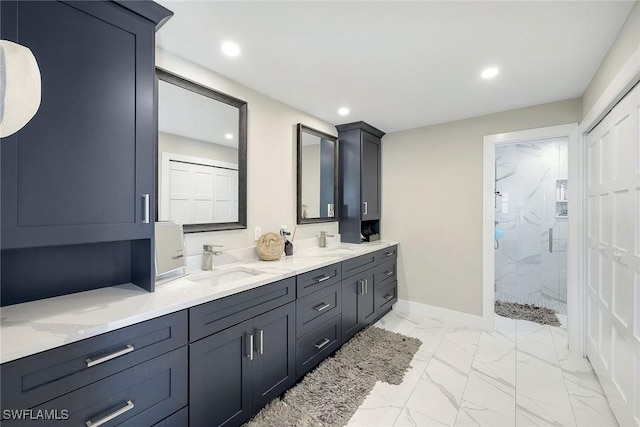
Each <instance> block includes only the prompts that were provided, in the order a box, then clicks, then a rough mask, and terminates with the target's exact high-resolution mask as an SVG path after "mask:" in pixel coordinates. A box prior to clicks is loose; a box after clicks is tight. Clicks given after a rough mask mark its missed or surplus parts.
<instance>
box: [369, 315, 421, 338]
mask: <svg viewBox="0 0 640 427" xmlns="http://www.w3.org/2000/svg"><path fill="white" fill-rule="evenodd" d="M422 319H423V318H422V317H420V316H416V315H412V314H409V313H404V312H402V311H398V310H391V311H390V312H389V313H387V315H386V316H384V317H383V318H382V319H380V320H378V321H377V322H376V323H375V325H374V326H376V327H378V328H382V329H386V330H388V331H392V332H398V333H400V334H404V335H408V334H410V333H411V331H412V330H413V329H414V328H415V327H416V326H418V324H420V322H421V321H422Z"/></svg>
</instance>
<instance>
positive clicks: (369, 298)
mask: <svg viewBox="0 0 640 427" xmlns="http://www.w3.org/2000/svg"><path fill="white" fill-rule="evenodd" d="M362 280H364V293H361V294H360V295H358V323H360V325H361V327H364V326H366V325H368V324H369V323H371V321H372V320H373V319H375V317H376V305H375V294H376V292H375V283H374V274H373V271H372V270H369V271H366V272H364V273H363V275H362Z"/></svg>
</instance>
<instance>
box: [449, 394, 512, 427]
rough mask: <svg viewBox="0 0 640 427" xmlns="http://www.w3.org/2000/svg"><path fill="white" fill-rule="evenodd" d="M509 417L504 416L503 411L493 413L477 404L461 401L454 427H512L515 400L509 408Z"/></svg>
mask: <svg viewBox="0 0 640 427" xmlns="http://www.w3.org/2000/svg"><path fill="white" fill-rule="evenodd" d="M510 409H511V415H506V414H504V413H503V412H504V411H495V410H493V409H492V408H491V407H486V406H482V405H480V404H477V403H471V402H468V401H466V400H463V401H462V404H461V405H460V411H459V412H458V418H456V423H455V426H456V427H470V426H479V427H485V426H496V427H504V426H513V425H515V423H516V420H515V399H513V405H511V406H510Z"/></svg>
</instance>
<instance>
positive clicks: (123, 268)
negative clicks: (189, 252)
mask: <svg viewBox="0 0 640 427" xmlns="http://www.w3.org/2000/svg"><path fill="white" fill-rule="evenodd" d="M0 12H1V15H2V18H1V19H2V21H1V28H2V30H1V31H2V32H1V36H2V38H3V39H7V40H11V41H14V42H16V43H20V44H23V45H25V46H27V47H29V48H30V49H31V50H32V52H33V53H34V55H35V57H36V60H37V61H38V65H39V67H40V72H41V76H42V103H41V105H40V109H39V110H38V112H37V114H36V115H35V117H34V118H33V119H32V120H31V121H30V122H29V123H28V124H27V125H26V126H25V127H24V128H23V129H21V130H20V131H18V132H17V133H15V134H14V135H11V136H9V137H7V138H3V139H2V143H1V150H2V154H1V162H2V167H1V176H2V184H1V186H2V187H1V190H2V192H1V194H2V238H1V244H2V265H3V267H5V268H3V269H2V301H1V302H2V305H8V304H14V303H19V302H23V301H29V300H35V299H40V298H46V297H50V296H54V295H60V294H64V293H70V292H77V291H82V290H87V289H93V288H97V287H103V286H110V285H116V284H120V283H126V282H132V283H136V284H138V285H139V286H141V287H143V288H144V289H147V290H149V291H152V290H153V285H154V284H153V277H154V275H155V274H154V273H155V272H154V264H153V256H152V253H153V222H154V215H153V213H152V212H153V210H152V207H153V206H155V200H154V198H155V194H156V191H155V157H156V155H155V152H156V128H155V126H156V125H155V116H156V106H155V103H154V98H155V96H154V91H155V63H154V62H155V59H154V46H155V30H156V28H157V27H158V26H159V25H161V24H162V23H163V22H164V21H165V20H166V19H167V18H168V17H169V16H171V12H170V11H168V10H167V9H165V8H163V7H162V6H160V5H158V4H155V3H153V2H151V1H142V2H110V1H86V2H83V1H78V2H76V1H73V2H61V1H2V3H0ZM44 258H51V259H55V264H53V265H50V266H48V267H50V268H47V269H45V268H41V267H40V266H37V267H36V270H37V271H35V272H34V271H30V270H33V269H34V262H37V263H40V262H42V260H43V259H44ZM103 263H106V264H108V265H109V268H104V267H103V266H101V264H103ZM85 273H86V274H85ZM83 276H84V277H85V280H81V279H79V278H78V277H83Z"/></svg>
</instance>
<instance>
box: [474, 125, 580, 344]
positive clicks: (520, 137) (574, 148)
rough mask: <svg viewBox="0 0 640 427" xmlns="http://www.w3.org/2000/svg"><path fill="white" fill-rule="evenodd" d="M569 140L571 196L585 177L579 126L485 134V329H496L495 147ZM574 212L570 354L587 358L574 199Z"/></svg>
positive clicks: (574, 201) (571, 203)
mask: <svg viewBox="0 0 640 427" xmlns="http://www.w3.org/2000/svg"><path fill="white" fill-rule="evenodd" d="M562 137H565V138H567V140H568V142H567V144H568V145H567V148H568V170H569V173H568V179H569V182H572V194H573V195H578V194H581V193H582V185H583V182H584V180H583V177H582V176H581V175H580V170H581V168H580V167H579V165H580V164H581V159H580V156H581V155H583V153H582V151H581V150H580V147H579V145H578V124H577V123H570V124H565V125H558V126H550V127H544V128H537V129H529V130H524V131H518V132H509V133H501V134H494V135H486V136H485V137H484V143H483V235H482V242H483V243H482V245H483V260H482V262H483V301H482V304H483V314H482V317H483V326H484V327H485V328H487V329H493V325H494V310H493V305H494V297H495V291H494V281H495V249H494V227H495V225H494V222H495V209H494V205H495V198H496V197H495V196H496V195H495V148H496V146H500V145H507V144H514V143H518V142H525V141H528V142H531V141H535V140H546V139H551V138H562ZM568 210H569V212H571V215H569V218H568V219H567V222H568V239H569V245H568V247H567V261H568V262H567V313H568V316H567V319H568V325H567V332H568V336H569V348H570V349H571V351H573V352H575V353H578V354H581V355H584V321H583V319H584V315H583V310H584V304H583V300H584V290H583V289H582V287H581V281H582V275H583V272H582V256H580V248H581V247H582V246H581V238H582V216H583V215H582V206H581V198H579V197H572V198H571V199H570V200H569V201H568Z"/></svg>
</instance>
